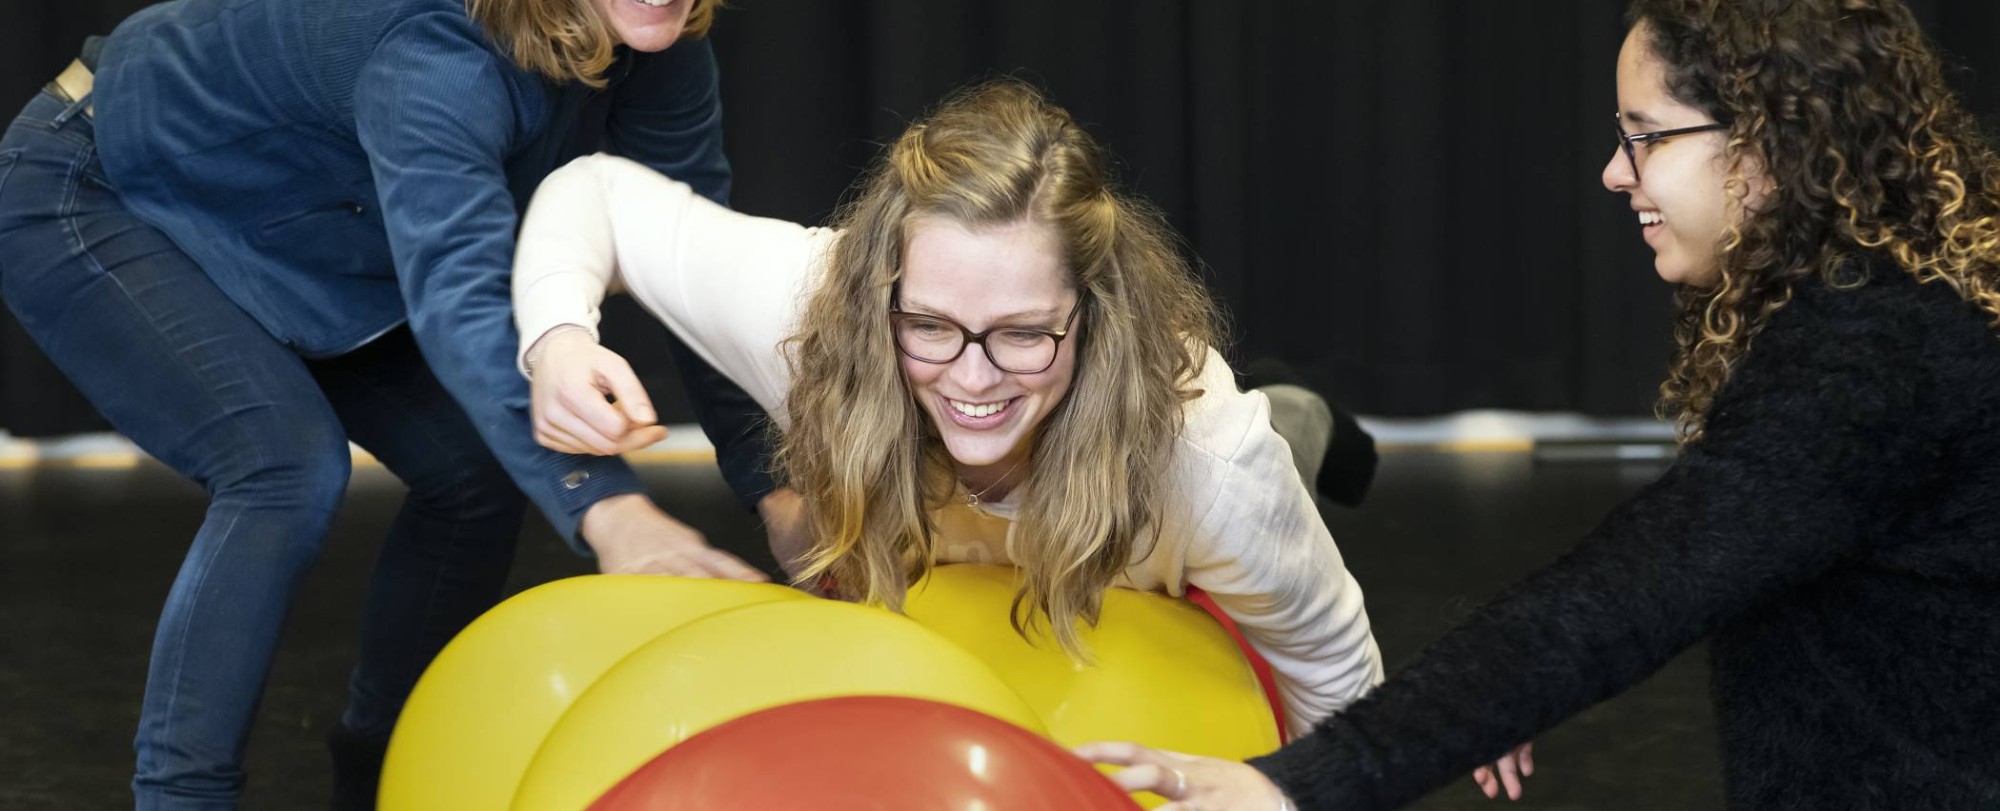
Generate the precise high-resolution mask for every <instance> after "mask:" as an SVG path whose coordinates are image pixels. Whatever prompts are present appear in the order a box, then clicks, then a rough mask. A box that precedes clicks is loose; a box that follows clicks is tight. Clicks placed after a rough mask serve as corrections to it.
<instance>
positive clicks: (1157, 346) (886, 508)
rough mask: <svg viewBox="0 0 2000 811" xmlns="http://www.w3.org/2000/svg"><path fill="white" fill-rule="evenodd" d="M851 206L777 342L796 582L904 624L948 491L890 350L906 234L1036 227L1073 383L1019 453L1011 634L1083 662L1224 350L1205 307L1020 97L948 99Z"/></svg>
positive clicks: (1144, 209) (1079, 137)
mask: <svg viewBox="0 0 2000 811" xmlns="http://www.w3.org/2000/svg"><path fill="white" fill-rule="evenodd" d="M860 188H861V192H860V194H859V196H858V197H857V198H855V199H853V200H852V201H851V202H849V203H848V204H847V205H846V206H845V207H844V209H843V211H842V213H841V214H840V216H839V217H838V218H837V219H838V221H839V222H838V224H839V227H840V228H842V229H843V233H842V234H841V236H840V237H839V239H838V240H837V241H836V244H835V247H834V248H832V256H831V257H830V260H829V267H828V271H827V277H826V279H825V280H824V282H823V284H822V285H821V286H820V287H819V288H817V290H815V291H814V293H813V294H812V295H811V297H810V300H809V301H808V302H807V304H806V307H805V311H804V314H803V316H802V318H801V323H800V326H799V329H798V332H797V333H796V334H795V335H794V336H792V338H791V339H790V342H789V344H788V346H789V349H790V351H789V353H788V358H789V362H790V363H791V367H792V389H791V393H790V395H789V397H788V399H787V400H786V404H785V408H786V413H787V414H788V416H789V418H790V425H789V426H788V427H787V428H786V429H785V431H784V433H783V434H782V436H781V437H780V438H779V440H778V453H777V468H778V471H779V474H780V476H781V478H782V479H783V480H784V481H785V482H786V483H787V484H789V485H790V486H792V487H793V488H795V489H797V490H798V492H799V493H800V494H801V495H802V496H803V500H804V502H805V504H806V512H807V515H808V520H809V522H810V527H811V529H812V530H813V532H814V533H815V537H816V539H817V541H816V545H815V546H814V548H813V550H812V551H811V553H810V554H809V555H808V557H807V561H806V566H805V568H804V571H803V572H802V573H801V575H800V579H801V580H802V581H804V580H814V579H817V578H819V577H820V576H822V575H831V576H832V577H833V579H834V581H835V583H836V584H837V587H838V588H839V589H840V590H841V591H842V592H843V593H844V594H845V595H846V596H849V597H853V598H858V599H862V600H866V601H868V602H872V603H877V604H882V605H886V606H888V607H890V608H896V609H900V608H901V605H902V600H903V596H904V593H905V592H906V591H907V590H908V589H909V587H910V584H911V583H913V582H915V580H916V579H917V578H919V577H921V576H922V575H923V573H925V572H926V571H928V570H929V568H930V567H931V566H932V565H934V564H935V562H936V548H937V542H938V538H937V537H936V529H935V527H934V526H933V523H932V520H931V513H932V511H933V510H935V509H937V508H939V507H940V506H943V505H944V504H945V502H946V500H947V499H949V498H950V497H951V494H952V493H953V482H954V481H955V476H956V474H955V473H954V472H953V467H952V460H951V458H950V456H949V454H948V453H947V452H946V451H945V449H944V446H943V444H942V442H941V441H940V439H939V437H938V433H937V430H936V428H935V427H934V426H933V425H931V423H930V421H929V420H928V418H927V417H926V416H925V415H924V413H923V411H922V409H921V407H920V406H919V405H918V404H917V402H916V400H915V397H914V396H913V394H912V393H911V391H910V389H909V388H908V386H907V385H905V383H904V379H903V374H902V364H901V361H900V356H899V354H898V353H897V350H896V345H895V341H894V338H893V336H892V335H891V334H890V329H889V312H890V306H891V303H892V302H891V297H892V295H893V290H894V288H895V287H896V284H897V282H898V280H900V279H901V278H902V275H903V252H904V248H905V238H906V233H907V229H908V227H909V224H910V223H911V222H912V221H914V220H917V219H919V218H924V217H945V218H950V219H951V220H953V221H956V222H958V223H960V224H963V225H966V226H969V227H981V226H992V225H1001V224H1009V223H1014V222H1019V221H1021V220H1023V219H1029V220H1032V221H1034V222H1037V223H1041V224H1044V225H1046V226H1048V227H1049V228H1051V229H1052V230H1053V231H1054V232H1055V233H1056V234H1057V235H1059V239H1060V241H1061V244H1062V249H1063V251H1064V254H1065V258H1066V260H1067V273H1068V277H1069V278H1068V280H1067V281H1068V282H1069V283H1070V284H1071V285H1072V286H1073V287H1074V288H1075V289H1076V290H1077V291H1078V292H1079V294H1080V295H1081V297H1082V299H1083V304H1082V310H1081V313H1080V314H1079V315H1078V321H1079V322H1080V323H1079V326H1080V328H1079V329H1078V330H1077V332H1078V335H1077V338H1076V339H1075V340H1076V341H1077V350H1076V352H1077V361H1076V362H1077V369H1076V372H1075V375H1074V378H1073V383H1072V384H1071V387H1070V390H1069V392H1068V394H1067V396H1065V397H1064V398H1063V400H1062V402H1061V404H1060V405H1058V406H1057V407H1056V408H1055V409H1054V410H1053V411H1051V412H1050V414H1049V415H1048V417H1047V419H1046V420H1045V421H1044V422H1043V423H1042V425H1041V426H1040V427H1039V430H1037V431H1036V432H1035V433H1034V434H1033V438H1032V439H1031V440H1030V441H1031V442H1032V443H1033V446H1032V448H1031V449H1030V457H1029V458H1030V459H1031V463H1030V465H1029V472H1028V478H1027V479H1026V480H1025V482H1024V483H1023V484H1022V485H1021V486H1022V487H1024V488H1026V489H1025V490H1024V491H1023V502H1022V505H1021V509H1020V512H1019V524H1018V525H1017V527H1016V529H1015V534H1014V541H1013V547H1012V548H1013V549H1014V550H1015V557H1016V558H1017V562H1018V563H1019V565H1020V569H1021V571H1022V575H1023V581H1024V585H1023V586H1022V588H1021V590H1020V591H1019V593H1017V594H1016V596H1015V600H1014V607H1013V611H1012V620H1013V623H1014V627H1015V629H1016V630H1017V631H1020V632H1021V633H1022V634H1023V635H1024V636H1025V635H1028V634H1029V633H1030V631H1031V629H1034V628H1035V627H1036V626H1038V625H1040V624H1041V623H1044V622H1046V624H1047V628H1048V629H1049V630H1050V631H1052V632H1053V635H1054V637H1055V639H1056V640H1057V642H1058V643H1059V644H1060V645H1061V646H1062V648H1063V649H1064V650H1065V651H1068V652H1069V653H1071V654H1072V655H1077V656H1087V652H1085V651H1084V650H1083V646H1082V644H1081V642H1080V637H1079V634H1078V623H1079V622H1084V623H1092V624H1094V623H1095V622H1096V619H1097V615H1098V610H1099V608H1100V606H1101V604H1102V597H1103V592H1104V589H1106V588H1108V587H1109V586H1110V585H1111V582H1112V580H1113V578H1115V577H1116V576H1117V575H1118V573H1119V572H1120V571H1122V570H1123V569H1124V568H1125V567H1126V565H1127V564H1128V563H1129V562H1130V561H1131V560H1132V558H1133V557H1134V555H1135V554H1136V553H1137V552H1138V551H1139V549H1140V544H1141V543H1144V542H1149V539H1145V538H1142V535H1145V534H1146V533H1148V532H1149V531H1155V532H1156V531H1157V526H1158V524H1157V522H1156V520H1155V519H1156V518H1158V514H1159V510H1158V506H1157V505H1158V504H1159V503H1160V500H1161V499H1162V498H1165V497H1167V495H1166V494H1165V493H1164V492H1163V487H1162V482H1163V479H1164V477H1165V475H1166V470H1167V465H1168V454H1169V451H1170V450H1171V448H1172V444H1173V441H1174V437H1177V436H1178V435H1179V432H1180V429H1181V409H1182V404H1183V403H1184V402H1185V401H1186V400H1188V399H1190V398H1191V397H1194V396H1199V392H1198V391H1193V390H1192V389H1191V384H1192V381H1193V380H1194V378H1195V377H1196V376H1197V375H1199V374H1200V372H1201V366H1202V361H1203V358H1204V354H1203V353H1205V352H1206V348H1207V347H1208V346H1209V345H1211V344H1212V343H1213V342H1214V340H1215V335H1216V326H1215V324H1216V311H1215V308H1214V304H1213V303H1212V301H1211V300H1210V298H1209V296H1208V294H1207V292H1206V291H1205V290H1204V289H1203V288H1202V286H1201V284H1200V283H1199V281H1197V279H1196V277H1195V275H1194V273H1193V272H1192V271H1191V269H1190V268H1189V266H1188V264H1187V262H1186V260H1184V259H1183V258H1182V255H1181V253H1180V251H1179V250H1178V247H1179V246H1178V244H1177V242H1176V240H1175V238H1174V236H1173V233H1172V231H1171V230H1170V229H1169V228H1168V227H1167V225H1166V223H1165V221H1164V220H1163V219H1162V218H1161V216H1160V215H1159V214H1158V213H1157V211H1156V210H1154V209H1153V208H1151V207H1150V206H1147V205H1146V204H1144V203H1142V202H1140V201H1138V200H1135V199H1133V198H1130V197H1127V196H1125V195H1123V194H1121V193H1119V192H1118V191H1116V190H1114V189H1113V188H1112V186H1111V185H1110V178H1109V165H1108V160H1107V158H1106V156H1105V153H1104V151H1103V150H1102V149H1101V148H1100V147H1099V146H1098V144H1097V143H1096V142H1095V141H1094V140H1092V139H1091V137H1090V136H1089V135H1088V134H1087V133H1085V132H1084V131H1083V129H1082V128H1081V127H1079V126H1077V124H1076V122H1075V121H1073V120H1071V118H1070V116H1069V114H1068V113H1066V112H1064V111H1063V110H1062V109H1060V108H1058V107H1055V106H1054V105H1052V104H1050V103H1049V102H1048V101H1047V100H1045V99H1044V98H1043V97H1042V96H1041V94H1040V93H1038V92H1037V91H1035V90H1034V89H1033V88H1031V87H1029V86H1027V85H1025V84H1022V83H1019V82H1015V81H999V82H994V83H989V84H985V85H982V86H977V87H973V88H970V89H968V90H966V91H963V92H961V93H959V94H957V95H955V96H954V97H952V98H950V99H948V100H946V101H945V103H944V104H943V105H942V106H941V107H939V108H938V109H937V110H936V111H935V112H933V113H932V114H931V115H930V116H929V117H927V118H925V119H924V120H922V121H919V122H917V123H916V124H914V125H912V126H911V127H910V128H909V129H908V130H907V131H905V132H904V133H903V135H902V136H901V137H900V138H898V139H897V140H896V142H895V144H894V145H893V146H891V147H890V148H889V151H888V153H887V155H886V156H884V157H883V158H882V159H880V160H879V161H878V162H877V163H876V165H875V166H874V167H873V168H872V170H871V171H870V173H869V174H868V176H867V177H866V179H865V180H864V181H863V182H862V185H861V187H860ZM1191 350H1192V351H1191Z"/></svg>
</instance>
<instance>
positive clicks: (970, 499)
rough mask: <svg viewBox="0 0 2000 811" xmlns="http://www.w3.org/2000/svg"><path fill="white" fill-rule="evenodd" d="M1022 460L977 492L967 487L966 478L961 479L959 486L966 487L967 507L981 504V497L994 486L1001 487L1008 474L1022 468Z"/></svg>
mask: <svg viewBox="0 0 2000 811" xmlns="http://www.w3.org/2000/svg"><path fill="white" fill-rule="evenodd" d="M1026 461H1028V460H1026V459H1022V460H1021V462H1026ZM1021 462H1015V463H1014V466H1013V467H1010V468H1007V472H1006V473H1002V474H1000V478H998V479H994V480H993V483H992V484H989V485H986V486H985V487H984V488H982V489H980V491H979V492H977V493H975V492H972V488H970V487H965V480H964V479H959V480H958V486H960V487H965V506H967V507H977V506H979V497H980V496H983V495H986V494H987V493H991V492H993V488H995V487H999V486H1000V485H1001V484H1002V483H1003V482H1005V481H1007V477H1008V476H1012V475H1014V471H1016V470H1020V469H1021Z"/></svg>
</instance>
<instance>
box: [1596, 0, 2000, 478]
mask: <svg viewBox="0 0 2000 811" xmlns="http://www.w3.org/2000/svg"><path fill="white" fill-rule="evenodd" d="M1627 19H1628V22H1630V23H1631V24H1633V25H1635V26H1637V25H1640V24H1643V25H1644V26H1645V31H1646V37H1647V39H1646V44H1647V45H1648V46H1649V48H1650V50H1651V51H1652V53H1653V55H1655V56H1657V57H1659V58H1660V59H1661V61H1662V62H1663V63H1664V64H1665V65H1666V71H1667V90H1668V92H1669V93H1670V94H1671V95H1672V96H1673V97H1674V98H1675V99H1676V100H1678V101H1680V102H1682V103H1684V104H1688V105H1690V106H1692V107H1695V108H1696V109H1699V110H1702V111H1703V112H1705V113H1708V114H1709V115H1710V116H1713V117H1714V118H1715V120H1717V121H1726V122H1730V124H1731V126H1730V131H1729V140H1728V143H1727V145H1726V146H1725V147H1724V149H1723V155H1722V159H1723V161H1724V164H1725V165H1726V166H1727V167H1728V170H1729V172H1730V176H1729V179H1728V181H1727V187H1726V188H1727V190H1728V191H1727V193H1728V194H1729V195H1730V196H1731V197H1732V198H1733V199H1735V200H1739V201H1740V200H1744V199H1746V198H1747V195H1746V190H1747V189H1749V188H1750V187H1751V185H1752V183H1753V180H1752V178H1753V176H1755V175H1758V174H1759V173H1761V176H1762V178H1763V179H1764V180H1767V181H1768V185H1769V187H1770V192H1769V194H1768V195H1767V196H1766V199H1764V200H1763V201H1762V202H1760V203H1758V204H1757V205H1756V206H1755V209H1754V210H1746V211H1744V216H1743V219H1742V221H1741V222H1740V224H1738V225H1737V226H1735V227H1734V228H1732V229H1730V230H1729V231H1728V232H1727V233H1726V234H1725V236H1724V238H1723V241H1722V244H1721V246H1720V255H1719V262H1718V267H1719V270H1720V278H1719V281H1718V283H1717V284H1715V285H1714V286H1713V287H1710V288H1706V289H1692V288H1683V289H1682V290H1681V291H1680V292H1679V293H1678V294H1677V296H1676V299H1677V303H1678V305H1679V310H1680V313H1679V317H1678V320H1677V326H1676V330H1675V333H1676V338H1677V341H1678V343H1679V346H1680V350H1679V353H1678V355H1677V356H1676V358H1675V360H1674V364H1673V368H1672V371H1671V372H1670V374H1669V376H1668V378H1667V380H1666V382H1665V383H1662V384H1661V386H1660V394H1661V399H1660V405H1661V411H1662V413H1663V415H1664V414H1672V415H1673V416H1674V417H1675V419H1676V422H1677V423H1678V426H1679V430H1680V435H1681V437H1682V438H1683V439H1684V440H1689V441H1691V440H1695V439H1699V438H1700V436H1701V427H1702V418H1703V416H1704V415H1705V414H1706V413H1707V412H1708V409H1709V407H1710V406H1711V405H1713V403H1714V401H1715V395H1716V392H1717V390H1719V389H1720V388H1722V386H1723V384H1724V383H1726V382H1728V380H1729V373H1730V369H1731V368H1732V367H1733V366H1734V365H1735V363H1736V361H1737V360H1738V359H1739V358H1741V357H1742V355H1743V353H1744V352H1745V351H1747V350H1748V348H1749V345H1750V342H1751V339H1752V338H1754V337H1755V336H1756V334H1757V333H1758V332H1759V331H1760V330H1762V329H1763V327H1764V325H1765V324H1766V323H1768V322H1769V320H1770V317H1771V314H1772V313H1774V312H1776V311H1777V310H1778V309H1779V308H1781V307H1783V306H1785V304H1786V303H1787V302H1788V301H1790V300H1791V295H1792V290H1793V287H1794V286H1795V285H1796V284H1797V283H1798V282H1799V281H1801V280H1803V279H1806V278H1808V277H1810V276H1813V275H1815V274H1817V275H1819V276H1820V277H1821V278H1822V279H1823V280H1824V281H1825V282H1826V283H1828V284H1831V285H1835V286H1842V287H1848V286H1855V285H1859V284H1861V283H1862V282H1863V281H1864V280H1863V278H1861V277H1860V276H1859V275H1858V274H1855V273H1854V272H1853V270H1854V266H1853V265H1852V264H1851V260H1852V259H1854V258H1855V257H1857V256H1858V255H1859V254H1862V253H1877V254H1880V255H1883V256H1886V257H1888V258H1890V259H1892V260H1893V261H1894V262H1895V263H1896V264H1897V265H1899V266H1901V267H1902V269H1903V270H1904V271H1906V272H1908V273H1909V274H1910V275H1912V276H1914V277H1915V278H1916V279H1917V280H1918V281H1920V282H1925V283H1930V282H1941V283H1943V284H1945V285H1947V286H1949V287H1950V288H1951V289H1952V290H1954V291H1956V292H1957V293H1958V295H1959V296H1960V297H1961V298H1964V299H1965V300H1966V301H1967V302H1970V303H1971V304H1973V305H1975V306H1977V307H1978V308H1979V309H1980V310H1981V311H1983V312H1984V313H1985V314H1986V315H1987V316H1989V317H1991V318H1992V319H1993V323H1994V325H1995V326H2000V266H1997V265H2000V182H1996V181H2000V159H1996V157H1995V155H1994V153H1993V150H1992V147H1991V146H1989V144H1988V142H1987V141H1986V139H1985V137H1984V136H1983V135H1982V134H1981V133H1980V131H1979V128H1978V125H1977V122H1975V121H1974V119H1973V118H1972V116H1971V115H1969V114H1967V113H1966V112H1965V110H1964V109H1963V108H1961V107H1960V106H1959V102H1958V99H1957V97H1956V96H1954V95H1953V94H1952V93H1951V91H1950V90H1948V89H1947V88H1946V87H1945V83H1944V78H1943V75H1942V73H1941V71H1940V69H1939V66H1938V60H1937V57H1936V56H1935V55H1934V54H1933V53H1932V51H1931V49H1930V47H1929V45H1928V44H1926V42H1925V40H1924V36H1923V32H1922V30H1921V29H1919V27H1918V26H1917V22H1916V18H1915V17H1914V16H1913V15H1912V14H1911V13H1910V9H1909V8H1908V7H1907V6H1905V5H1904V4H1903V3H1902V2H1900V0H1636V2H1634V3H1633V4H1632V7H1631V9H1630V11H1629V13H1628V18H1627Z"/></svg>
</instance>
